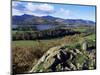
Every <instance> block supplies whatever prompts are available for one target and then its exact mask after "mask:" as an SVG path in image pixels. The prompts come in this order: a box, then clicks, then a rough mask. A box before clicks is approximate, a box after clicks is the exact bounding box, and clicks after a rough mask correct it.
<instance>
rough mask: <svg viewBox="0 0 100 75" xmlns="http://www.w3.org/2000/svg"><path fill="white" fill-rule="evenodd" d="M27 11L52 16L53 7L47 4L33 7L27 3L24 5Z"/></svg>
mask: <svg viewBox="0 0 100 75" xmlns="http://www.w3.org/2000/svg"><path fill="white" fill-rule="evenodd" d="M25 7H26V9H27V11H30V12H37V13H41V14H44V13H45V14H52V13H54V7H53V6H51V5H49V4H40V5H34V4H33V3H28V4H27V5H25Z"/></svg>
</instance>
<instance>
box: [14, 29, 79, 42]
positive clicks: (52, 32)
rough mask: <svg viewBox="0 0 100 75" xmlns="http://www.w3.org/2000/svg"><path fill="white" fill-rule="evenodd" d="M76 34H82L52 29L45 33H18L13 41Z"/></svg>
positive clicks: (68, 30)
mask: <svg viewBox="0 0 100 75" xmlns="http://www.w3.org/2000/svg"><path fill="white" fill-rule="evenodd" d="M74 34H80V32H78V31H73V30H71V29H52V30H51V29H50V30H44V31H16V32H15V33H13V35H12V40H35V39H51V38H57V37H62V36H65V35H74Z"/></svg>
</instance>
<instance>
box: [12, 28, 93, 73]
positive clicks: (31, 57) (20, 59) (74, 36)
mask: <svg viewBox="0 0 100 75" xmlns="http://www.w3.org/2000/svg"><path fill="white" fill-rule="evenodd" d="M81 29H82V28H79V27H78V28H71V29H66V28H65V29H59V28H58V29H49V30H44V31H34V30H24V31H22V30H13V31H12V34H13V35H12V53H13V73H27V72H28V71H29V70H30V69H31V68H32V66H34V65H35V64H36V63H37V62H38V60H39V59H40V58H41V57H42V56H43V54H44V53H45V52H46V51H47V50H49V49H50V48H52V47H55V46H62V45H66V46H65V47H66V48H67V47H68V48H70V49H75V48H77V49H81V44H80V42H81V41H84V40H87V41H90V43H89V48H90V49H91V48H92V49H93V48H94V50H95V41H94V40H95V32H94V28H92V27H91V28H88V27H87V28H85V27H84V28H83V29H82V30H81ZM92 41H94V42H92ZM87 54H88V53H87ZM78 57H82V58H78ZM84 59H87V57H84V56H82V55H80V54H79V55H78V56H77V57H76V61H74V62H80V63H82V62H83V61H84ZM90 61H91V60H90ZM90 61H89V62H90ZM40 68H41V67H40Z"/></svg>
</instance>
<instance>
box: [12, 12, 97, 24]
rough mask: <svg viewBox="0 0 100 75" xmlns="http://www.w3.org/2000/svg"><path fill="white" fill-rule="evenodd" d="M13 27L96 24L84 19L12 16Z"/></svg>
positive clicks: (25, 15) (26, 15)
mask: <svg viewBox="0 0 100 75" xmlns="http://www.w3.org/2000/svg"><path fill="white" fill-rule="evenodd" d="M12 24H13V25H40V24H49V25H50V24H51V25H61V24H65V25H66V24H67V25H95V22H93V21H90V20H83V19H62V18H58V17H53V16H41V17H39V16H34V15H28V14H24V15H21V16H12Z"/></svg>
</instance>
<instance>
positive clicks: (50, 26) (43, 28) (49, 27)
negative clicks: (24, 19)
mask: <svg viewBox="0 0 100 75" xmlns="http://www.w3.org/2000/svg"><path fill="white" fill-rule="evenodd" d="M18 26H19V25H12V28H17V27H18ZM58 26H59V25H31V27H36V28H37V29H38V30H47V29H52V28H55V27H58Z"/></svg>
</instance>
